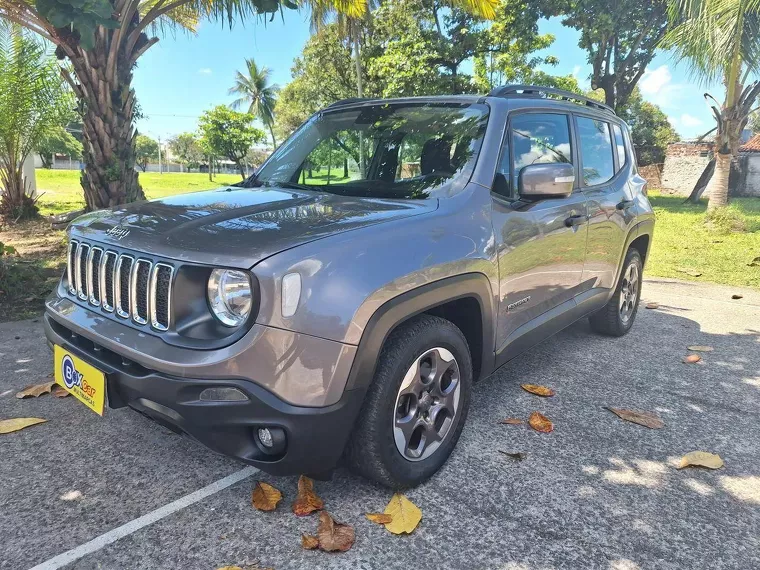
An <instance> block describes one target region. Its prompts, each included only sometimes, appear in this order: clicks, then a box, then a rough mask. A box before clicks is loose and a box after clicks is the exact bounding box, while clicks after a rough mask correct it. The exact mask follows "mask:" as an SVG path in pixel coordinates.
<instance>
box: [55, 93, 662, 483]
mask: <svg viewBox="0 0 760 570" xmlns="http://www.w3.org/2000/svg"><path fill="white" fill-rule="evenodd" d="M653 228H654V216H653V213H652V209H651V207H650V204H649V201H648V200H647V197H646V182H645V181H644V179H642V178H641V177H640V176H639V175H638V174H637V168H636V160H635V156H634V150H633V147H632V145H631V139H630V135H629V133H628V128H627V127H626V125H625V124H624V123H623V121H621V120H620V119H619V118H618V117H617V116H616V115H615V113H614V112H613V111H612V110H611V109H610V108H608V107H606V106H604V105H602V104H600V103H597V102H595V101H591V100H589V99H586V98H584V97H581V96H578V95H576V94H573V93H569V92H564V91H559V90H555V89H549V88H544V87H531V86H507V87H503V88H499V89H496V90H494V91H493V92H491V93H490V94H489V95H488V96H486V97H479V96H456V97H454V96H452V97H448V96H444V97H424V98H409V99H394V100H374V101H372V100H348V101H341V102H339V103H335V104H334V105H331V106H329V107H328V108H326V109H324V110H323V111H320V112H319V113H317V114H316V115H314V116H313V117H311V118H310V119H309V120H308V121H307V122H306V123H305V124H304V125H303V126H301V127H300V128H299V129H298V130H297V131H296V132H295V133H294V134H293V135H292V136H291V137H290V138H289V139H288V140H287V141H286V142H285V143H284V144H283V145H282V146H281V147H280V148H279V149H277V151H276V152H274V154H272V156H271V157H270V158H269V159H268V160H267V161H266V163H265V164H264V165H263V166H262V167H261V168H260V169H259V171H258V172H257V174H256V175H255V176H253V177H251V178H250V179H248V180H246V181H245V182H243V183H241V184H240V185H238V186H236V187H226V188H220V189H218V190H214V191H208V192H198V193H194V194H187V195H183V196H173V197H170V198H165V199H160V200H153V201H148V202H142V203H136V204H131V205H129V206H124V207H118V208H114V209H111V210H105V211H98V212H92V213H90V214H87V215H85V216H82V217H81V218H79V219H77V220H76V221H75V222H74V223H72V225H71V227H70V228H69V239H70V241H69V244H70V245H69V263H68V269H67V271H66V273H65V275H64V276H63V278H62V280H61V282H60V284H59V286H58V288H57V290H56V291H55V292H54V294H53V295H52V297H51V298H50V299H49V300H48V302H47V312H46V315H45V328H46V334H47V337H48V339H49V341H50V343H51V344H52V345H53V347H54V351H55V363H56V377H57V380H58V382H60V383H61V384H63V385H64V386H65V387H66V388H67V389H69V390H70V391H72V392H73V393H74V394H75V395H76V396H77V397H78V398H79V399H80V400H82V401H83V402H84V403H85V404H87V405H88V406H89V407H91V408H93V409H94V410H95V411H97V412H98V413H102V412H103V409H104V407H108V408H119V407H123V406H130V407H132V408H134V409H135V410H138V411H139V412H142V413H143V414H145V415H147V416H149V417H151V418H152V419H154V420H156V421H158V422H160V423H161V424H164V425H166V426H168V427H170V428H172V429H174V430H176V431H178V432H183V433H186V434H189V435H190V436H192V437H194V438H195V439H197V440H198V441H200V442H202V443H203V444H205V445H207V446H208V447H210V448H212V449H214V450H216V451H219V452H221V453H224V454H227V455H229V456H232V457H235V458H238V459H240V460H242V461H244V462H246V463H250V464H253V465H256V466H257V467H259V468H261V469H262V470H264V471H267V472H270V473H276V474H291V473H292V474H295V473H299V472H304V473H311V474H315V475H319V474H325V473H329V472H330V471H331V469H332V468H333V467H334V466H335V465H336V464H338V462H339V461H340V460H344V461H345V462H346V463H347V465H349V466H350V467H352V468H353V469H354V470H356V471H357V472H359V473H361V474H362V475H364V476H366V477H368V478H370V479H373V480H375V481H378V482H380V483H382V484H385V485H388V486H392V487H405V486H410V485H416V484H418V483H420V482H421V481H424V480H425V479H426V478H428V477H430V476H431V475H433V474H434V473H435V472H436V471H437V470H438V469H439V468H440V467H441V465H442V464H443V463H444V462H445V461H446V459H447V458H448V456H449V454H450V453H451V451H452V449H453V448H454V446H455V445H456V442H457V439H458V438H459V434H460V432H461V431H462V428H463V426H464V423H465V419H466V417H467V411H468V407H469V402H470V392H471V390H472V384H473V382H474V381H476V380H478V379H481V378H485V377H487V376H489V375H490V374H492V373H493V372H494V370H496V369H497V368H498V367H500V366H501V365H502V364H504V363H505V362H507V361H508V360H510V359H511V358H514V357H515V356H516V355H518V354H520V353H521V352H523V351H524V350H526V349H527V348H529V347H531V346H533V345H535V344H536V343H538V342H540V341H541V340H542V339H545V338H546V337H547V336H549V335H551V334H553V333H556V332H557V331H559V330H561V329H563V328H565V327H567V326H568V325H570V324H571V323H573V322H574V321H577V320H578V319H581V318H583V317H588V318H589V319H590V321H591V325H592V327H593V328H594V329H595V330H597V331H599V332H601V333H604V334H608V335H613V336H621V335H624V334H625V333H627V332H628V331H629V330H630V328H631V326H632V324H633V321H634V318H635V317H636V310H637V307H638V303H639V295H640V292H641V283H642V269H643V264H644V261H645V260H646V257H647V253H648V250H649V245H650V243H651V239H652V232H653Z"/></svg>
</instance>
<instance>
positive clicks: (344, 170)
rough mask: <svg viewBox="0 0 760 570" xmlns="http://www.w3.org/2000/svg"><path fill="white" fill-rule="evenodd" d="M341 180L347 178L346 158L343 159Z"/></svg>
mask: <svg viewBox="0 0 760 570" xmlns="http://www.w3.org/2000/svg"><path fill="white" fill-rule="evenodd" d="M343 178H348V158H346V157H343Z"/></svg>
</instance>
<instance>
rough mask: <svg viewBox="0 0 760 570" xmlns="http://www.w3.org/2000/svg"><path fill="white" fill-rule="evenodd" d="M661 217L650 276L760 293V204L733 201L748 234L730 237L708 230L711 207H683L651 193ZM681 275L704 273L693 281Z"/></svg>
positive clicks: (732, 206)
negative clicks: (756, 289) (747, 288)
mask: <svg viewBox="0 0 760 570" xmlns="http://www.w3.org/2000/svg"><path fill="white" fill-rule="evenodd" d="M649 199H650V201H651V202H652V206H653V207H654V210H655V212H656V214H657V224H656V226H655V229H654V241H653V243H652V247H651V250H650V254H649V260H648V261H647V270H646V274H647V275H650V276H653V275H657V276H661V277H675V278H678V279H689V280H695V281H712V282H714V283H724V284H726V285H745V286H747V285H748V286H752V287H760V262H756V263H757V265H755V266H750V264H751V263H752V260H753V259H755V258H756V257H759V256H760V198H734V199H732V200H731V203H730V205H729V210H731V211H732V212H731V214H732V216H733V217H736V218H737V219H740V220H743V222H744V225H745V231H742V232H731V231H720V230H719V229H714V228H710V227H708V226H707V225H706V224H705V212H706V210H707V202H706V201H705V202H702V203H700V204H684V203H683V201H684V199H683V197H681V196H668V195H664V194H659V193H657V192H650V195H649ZM679 269H687V270H693V271H696V272H699V273H702V276H701V277H696V278H695V277H692V276H690V275H688V274H685V273H683V272H681V271H679Z"/></svg>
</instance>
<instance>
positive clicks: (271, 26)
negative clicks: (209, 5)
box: [134, 11, 723, 139]
mask: <svg viewBox="0 0 760 570" xmlns="http://www.w3.org/2000/svg"><path fill="white" fill-rule="evenodd" d="M540 30H541V32H545V33H546V32H548V33H552V34H554V36H555V37H556V41H555V43H554V44H553V45H552V46H551V48H549V49H548V50H547V53H550V54H553V55H556V56H558V57H559V59H560V63H559V65H558V66H557V67H554V68H551V69H548V70H547V71H551V72H552V73H555V74H558V75H566V74H571V73H572V74H574V75H576V76H577V77H578V79H579V81H580V82H581V85H584V86H588V75H589V73H590V70H591V69H590V66H589V65H588V63H587V61H586V53H585V51H583V50H581V49H580V48H579V47H578V34H577V32H575V30H571V29H568V28H565V27H563V26H562V25H561V23H560V22H559V20H558V19H552V20H545V21H542V22H541V24H540ZM308 37H309V23H308V13H307V12H294V11H286V13H285V17H284V21H283V19H282V17H281V16H279V15H277V16H275V19H274V21H272V22H266V23H264V22H263V21H262V22H249V23H248V24H246V25H245V26H242V25H236V26H234V27H233V29H232V30H230V29H229V28H227V27H223V26H222V25H221V24H219V23H210V22H204V23H202V24H201V26H200V28H199V30H198V34H197V35H196V36H189V35H187V34H183V33H178V34H177V35H176V36H171V35H169V36H167V37H164V38H162V39H161V41H160V42H158V44H156V45H155V46H153V47H152V48H151V49H150V50H148V52H147V53H146V54H145V55H144V56H143V57H142V58H141V59H140V61H139V62H138V67H137V69H136V70H135V80H134V86H135V90H136V92H137V98H138V101H139V102H140V106H141V109H142V112H143V113H144V114H145V118H144V119H142V120H141V121H139V123H138V128H139V130H140V131H141V132H143V133H145V134H147V135H149V136H152V137H153V138H157V137H159V136H160V137H161V138H162V139H165V138H167V137H169V136H172V135H174V134H177V133H181V132H184V131H194V130H195V128H196V122H197V118H198V116H199V115H200V114H201V113H202V112H203V111H204V110H206V109H209V108H211V107H213V106H215V105H219V104H227V103H229V102H230V101H231V100H232V97H230V96H228V95H227V89H228V88H229V87H230V86H231V84H232V81H233V78H234V74H235V71H236V70H237V69H242V68H243V65H244V63H243V59H244V58H246V57H253V58H254V59H255V60H256V61H257V62H258V63H259V64H260V65H266V66H267V67H269V68H270V69H271V70H272V72H273V80H274V82H275V83H278V84H280V85H284V84H285V83H287V82H288V81H289V80H290V68H291V66H292V64H293V59H294V58H295V57H297V56H298V55H299V53H300V52H301V48H302V47H303V45H304V43H305V42H306V40H307V39H308ZM639 86H640V88H641V90H642V93H643V95H644V97H645V98H646V99H647V100H649V101H652V102H653V103H656V104H658V105H660V107H662V110H663V111H664V112H665V113H666V114H667V115H668V117H669V118H670V120H671V122H672V123H673V125H674V126H675V127H676V129H677V130H678V132H679V133H680V134H681V136H683V137H694V136H698V135H700V134H702V133H704V132H705V131H707V130H708V129H709V128H711V127H712V119H711V115H710V112H709V109H708V108H707V106H706V105H705V103H704V99H703V98H702V93H704V91H705V90H706V89H705V87H704V86H699V85H697V84H696V83H695V82H694V81H693V80H692V79H691V78H690V77H689V74H688V70H687V69H686V66H685V65H683V64H681V65H676V62H675V61H674V60H673V58H672V57H671V56H670V54H668V53H665V52H663V53H660V54H658V55H657V56H656V57H655V58H654V60H653V61H652V63H651V64H650V66H649V69H648V70H647V72H646V74H645V75H644V77H643V78H642V80H641V82H640V83H639ZM707 90H708V91H710V92H711V93H712V94H713V95H715V96H716V97H717V98H718V99H719V100H720V99H721V97H722V91H723V87H722V86H721V85H714V86H709V87H708V89H707Z"/></svg>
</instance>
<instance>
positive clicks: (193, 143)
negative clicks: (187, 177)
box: [168, 133, 205, 168]
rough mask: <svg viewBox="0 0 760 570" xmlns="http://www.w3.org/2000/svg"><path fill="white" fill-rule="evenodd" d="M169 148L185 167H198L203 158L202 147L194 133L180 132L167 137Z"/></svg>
mask: <svg viewBox="0 0 760 570" xmlns="http://www.w3.org/2000/svg"><path fill="white" fill-rule="evenodd" d="M168 146H169V150H170V151H171V153H172V155H173V157H174V159H175V160H177V161H178V162H180V163H182V164H184V165H185V166H186V167H187V168H198V166H200V164H201V162H203V160H204V158H205V157H204V155H203V149H202V148H201V144H200V141H199V140H198V137H197V135H195V134H194V133H182V134H179V135H177V136H175V137H172V138H170V139H169V142H168Z"/></svg>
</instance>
